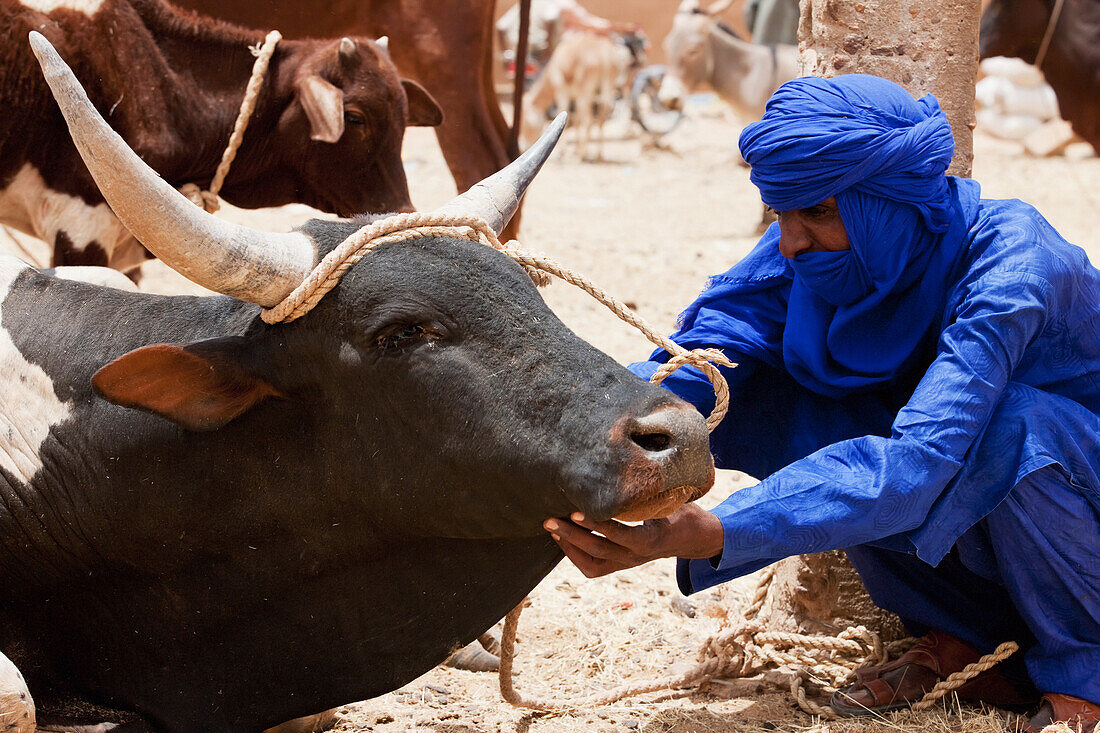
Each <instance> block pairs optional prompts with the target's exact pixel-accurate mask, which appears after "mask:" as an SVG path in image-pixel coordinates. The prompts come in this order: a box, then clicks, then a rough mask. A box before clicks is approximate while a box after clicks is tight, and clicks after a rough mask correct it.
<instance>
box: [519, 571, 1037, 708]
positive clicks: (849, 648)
mask: <svg viewBox="0 0 1100 733" xmlns="http://www.w3.org/2000/svg"><path fill="white" fill-rule="evenodd" d="M774 578H775V566H771V567H769V568H766V569H765V570H764V573H763V575H762V576H761V578H760V581H759V583H758V584H757V587H756V592H755V594H754V596H753V600H752V603H750V604H749V607H748V608H747V609H746V611H745V614H744V617H743V619H742V620H741V621H740V622H739V623H737V624H736V625H734V626H732V627H729V628H727V629H725V630H723V631H721V632H720V633H719V634H718V635H717V636H712V637H710V638H708V639H707V640H706V641H705V642H704V643H703V644H702V646H701V647H700V649H699V655H698V663H697V664H696V666H695V667H694V668H692V669H691V670H688V671H687V672H684V673H682V674H679V675H675V676H670V677H665V678H661V679H657V680H651V681H648V682H643V683H638V684H633V685H627V686H624V687H620V688H619V689H617V690H613V691H609V692H607V693H604V694H600V695H593V696H590V697H586V698H583V699H581V700H549V699H539V698H527V697H523V696H522V695H520V694H519V693H518V692H517V691H516V689H515V686H514V684H513V682H512V666H513V656H514V654H515V639H516V628H517V626H518V624H519V616H520V613H521V612H522V610H523V607H524V605H525V604H526V603H527V601H524V603H521V604H519V605H518V606H516V607H515V608H514V609H512V611H511V612H509V614H508V615H507V616H506V617H505V619H504V632H503V634H502V637H501V644H500V646H501V654H500V673H499V674H500V693H501V696H502V697H503V698H504V699H505V701H507V702H509V703H511V704H512V705H515V706H516V707H524V708H532V709H535V710H546V711H561V710H575V709H578V708H589V707H595V706H598V705H607V704H610V703H613V702H617V701H619V700H623V699H625V698H627V697H633V696H635V695H641V694H644V693H647V692H658V691H661V690H670V689H674V688H677V687H686V686H688V685H691V684H694V683H698V682H702V681H704V680H706V679H709V678H711V677H747V676H749V675H752V674H756V673H758V672H761V671H763V669H764V668H765V667H767V666H769V665H776V666H782V665H788V666H794V667H796V668H797V669H796V671H795V674H794V676H793V677H792V679H791V687H790V691H791V695H792V696H793V697H794V699H795V702H797V703H798V706H799V707H800V708H801V709H802V710H803V711H804V712H806V713H809V714H810V715H813V716H816V717H818V718H822V719H825V720H832V719H835V718H837V717H838V715H837V713H836V712H835V711H834V710H833V709H832V708H830V707H829V706H828V705H820V704H818V703H817V702H815V701H813V700H811V699H810V698H809V697H808V696H807V694H806V689H805V682H806V681H807V679H812V680H813V681H814V682H815V683H816V684H817V685H819V686H821V687H822V688H823V690H824V691H825V692H826V693H833V692H836V690H837V688H838V687H839V686H840V685H842V684H844V683H845V682H847V681H849V680H851V679H852V677H853V676H854V672H855V670H856V669H857V668H861V667H866V666H874V665H881V664H885V663H886V662H887V661H889V660H890V658H891V656H892V655H895V654H898V653H900V652H901V651H902V650H904V649H906V648H908V647H910V646H912V644H913V642H914V640H913V639H903V640H900V641H898V642H892V643H890V644H884V643H883V641H882V638H881V637H880V636H879V635H878V634H877V633H875V632H873V631H870V630H868V629H866V628H865V627H863V626H853V627H849V628H847V629H845V630H844V631H842V632H840V633H839V634H837V635H836V636H811V635H807V634H795V633H789V632H784V631H768V630H767V629H765V628H764V626H763V624H762V623H761V622H760V621H758V620H757V618H756V617H757V615H758V614H759V613H760V610H761V609H762V608H763V606H764V601H765V599H766V598H767V595H768V589H769V588H770V586H771V584H772V581H773V580H774ZM1018 648H1019V647H1018V646H1017V644H1016V643H1015V642H1012V641H1007V642H1005V643H1003V644H1001V645H1000V646H998V647H997V648H996V649H995V650H994V651H993V652H992V653H990V654H987V655H985V656H983V657H982V658H981V659H979V660H978V661H977V662H974V663H973V664H969V665H967V666H966V667H965V668H964V669H962V670H961V671H959V672H956V673H954V674H952V675H950V676H948V677H947V679H945V680H942V681H940V682H938V683H937V684H936V686H935V687H933V688H932V689H931V690H929V691H928V692H927V693H926V694H925V695H924V697H922V698H921V699H920V700H919V701H917V702H915V703H913V705H912V706H911V710H913V711H922V710H927V709H928V708H930V707H932V705H934V704H935V703H936V701H938V700H939V699H941V698H942V697H943V696H944V695H947V694H948V693H949V692H952V691H954V690H957V689H958V688H959V687H961V686H963V685H964V684H966V682H968V681H969V680H971V679H972V678H974V677H976V676H977V675H979V674H981V673H982V672H985V671H986V670H988V669H990V668H991V667H993V666H994V665H996V664H997V663H998V662H1001V661H1003V660H1004V659H1007V658H1008V657H1009V656H1011V655H1012V654H1013V653H1015V652H1016V651H1017V649H1018Z"/></svg>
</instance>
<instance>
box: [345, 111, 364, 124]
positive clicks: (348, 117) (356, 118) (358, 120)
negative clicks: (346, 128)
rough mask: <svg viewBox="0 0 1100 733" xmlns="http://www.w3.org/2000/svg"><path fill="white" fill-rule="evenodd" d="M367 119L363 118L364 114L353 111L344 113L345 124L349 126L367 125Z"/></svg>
mask: <svg viewBox="0 0 1100 733" xmlns="http://www.w3.org/2000/svg"><path fill="white" fill-rule="evenodd" d="M366 122H367V118H366V117H364V116H363V113H362V112H353V111H352V110H350V109H349V110H345V111H344V123H345V124H348V125H363V124H366Z"/></svg>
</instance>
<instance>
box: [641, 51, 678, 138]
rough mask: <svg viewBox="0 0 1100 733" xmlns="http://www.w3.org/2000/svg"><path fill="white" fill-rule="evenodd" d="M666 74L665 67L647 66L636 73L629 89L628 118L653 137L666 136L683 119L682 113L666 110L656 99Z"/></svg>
mask: <svg viewBox="0 0 1100 733" xmlns="http://www.w3.org/2000/svg"><path fill="white" fill-rule="evenodd" d="M666 72H667V67H665V66H660V65H655V66H647V67H645V68H644V69H642V70H641V71H639V72H638V73H637V75H636V76H635V77H634V83H633V84H632V85H631V87H630V116H631V117H632V118H634V120H635V121H637V123H638V124H639V125H641V126H642V129H644V130H645V131H646V132H651V133H653V134H654V135H667V134H668V133H670V132H672V131H673V130H675V129H676V126H677V125H679V124H680V120H682V119H683V118H684V113H683V111H681V110H673V109H668V108H667V107H665V106H664V105H663V104H661V100H660V99H659V98H658V97H657V92H658V91H659V90H660V88H661V82H662V80H664V78H665V73H666Z"/></svg>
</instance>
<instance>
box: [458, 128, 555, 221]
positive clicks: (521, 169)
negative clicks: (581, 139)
mask: <svg viewBox="0 0 1100 733" xmlns="http://www.w3.org/2000/svg"><path fill="white" fill-rule="evenodd" d="M568 117H569V115H567V114H566V113H565V112H561V113H559V114H558V116H557V117H556V118H554V121H553V122H551V123H550V127H548V128H547V129H546V132H544V133H542V137H540V138H539V139H538V140H537V141H536V142H535V144H534V145H532V146H531V147H529V148H528V149H527V152H525V153H524V154H523V155H521V156H519V157H518V158H516V159H515V160H514V161H512V162H511V163H510V164H508V166H507V167H506V168H504V169H503V170H501V171H499V172H497V173H494V174H493V175H491V176H489V177H488V178H486V179H485V180H483V181H482V182H481V183H476V184H474V185H473V186H471V187H470V190H468V191H466V193H463V194H460V195H459V196H457V197H455V198H453V199H451V201H450V202H449V203H447V204H444V205H443V206H442V207H441V208H439V209H436V213H437V214H473V215H476V216H480V217H481V218H482V219H484V220H485V221H486V222H488V224H489V226H491V227H492V228H493V231H495V232H496V233H497V234H500V233H501V232H502V231H503V230H504V227H505V226H506V225H507V224H508V222H509V221H511V220H512V215H513V214H515V213H516V209H518V208H519V202H520V199H522V198H523V193H524V192H525V191H526V190H527V186H528V185H529V184H530V183H531V181H532V180H533V179H534V177H535V174H536V173H538V172H539V169H540V168H542V164H543V163H545V162H546V159H547V158H549V157H550V153H551V152H553V150H554V145H555V144H557V142H558V138H560V137H561V133H562V130H564V129H565V121H566V120H567V119H568Z"/></svg>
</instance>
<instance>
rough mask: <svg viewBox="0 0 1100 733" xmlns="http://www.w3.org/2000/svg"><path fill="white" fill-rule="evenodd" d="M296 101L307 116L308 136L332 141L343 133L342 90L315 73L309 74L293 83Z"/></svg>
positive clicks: (324, 141) (318, 139)
mask: <svg viewBox="0 0 1100 733" xmlns="http://www.w3.org/2000/svg"><path fill="white" fill-rule="evenodd" d="M295 86H296V88H297V90H298V101H300V102H301V103H302V109H304V110H305V111H306V117H308V118H309V128H310V132H309V138H310V139H311V140H317V141H319V142H323V143H334V142H336V141H337V140H339V139H340V136H341V135H343V134H344V91H343V90H342V89H340V87H338V86H334V85H332V84H330V83H328V82H327V81H325V80H324V79H322V78H321V77H319V76H317V75H316V74H310V75H309V76H306V77H305V78H303V79H301V80H299V81H298V83H297V84H296V85H295Z"/></svg>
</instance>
